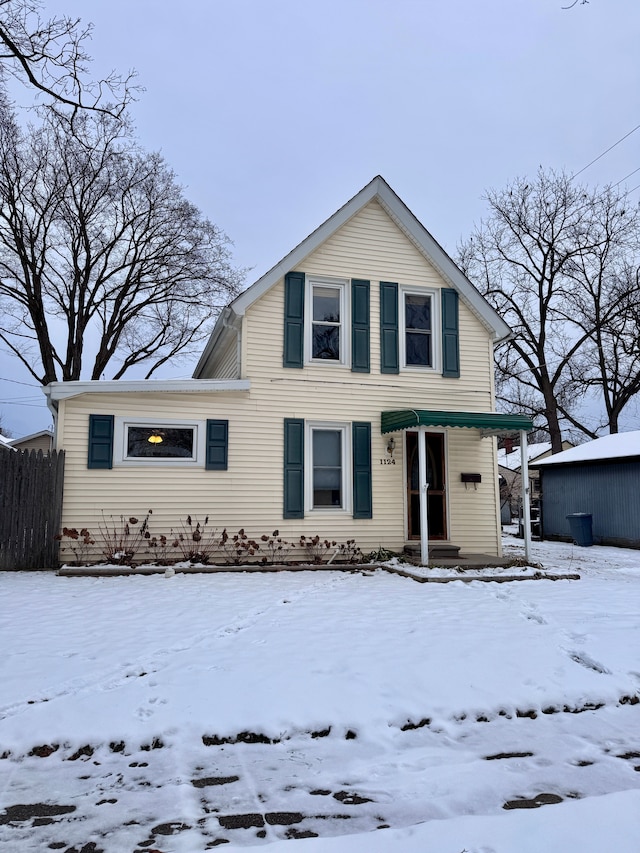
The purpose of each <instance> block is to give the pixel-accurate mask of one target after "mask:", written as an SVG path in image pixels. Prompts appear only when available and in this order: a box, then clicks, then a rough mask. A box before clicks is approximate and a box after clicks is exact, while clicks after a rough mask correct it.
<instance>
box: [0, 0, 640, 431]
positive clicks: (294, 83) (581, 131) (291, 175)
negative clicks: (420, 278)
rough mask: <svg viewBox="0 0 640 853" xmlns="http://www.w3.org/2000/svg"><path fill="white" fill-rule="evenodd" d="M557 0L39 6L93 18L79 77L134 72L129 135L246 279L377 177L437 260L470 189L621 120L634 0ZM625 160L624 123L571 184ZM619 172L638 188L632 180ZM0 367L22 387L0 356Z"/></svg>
mask: <svg viewBox="0 0 640 853" xmlns="http://www.w3.org/2000/svg"><path fill="white" fill-rule="evenodd" d="M570 2H571V0H440V2H434V0H341V1H340V2H338V0H323V2H321V3H318V2H304V0H271V2H260V0H181V2H180V3H179V4H176V3H173V2H168V0H153V2H152V0H91V2H90V3H87V0H47V2H46V3H45V9H46V12H47V13H49V14H57V15H63V14H66V15H70V16H78V17H82V18H83V20H85V21H92V22H93V23H94V24H95V30H94V34H93V42H92V45H91V52H92V54H93V56H94V60H95V62H94V66H95V67H94V74H95V75H96V76H97V75H98V74H99V73H104V72H106V71H108V70H110V69H111V68H116V69H118V70H121V71H126V70H128V69H129V68H132V67H135V68H136V69H137V71H138V74H139V80H140V83H141V84H142V85H143V86H144V87H145V88H146V92H144V93H143V94H142V96H141V98H140V100H139V101H138V103H136V104H135V105H134V108H133V111H132V112H133V117H134V120H135V122H136V126H137V129H138V134H139V137H140V141H141V142H142V144H143V145H144V146H145V147H146V148H148V149H159V150H161V151H162V153H163V154H164V156H165V158H166V160H167V161H168V163H169V164H170V165H171V166H172V167H173V169H174V170H175V171H176V173H177V175H178V177H179V179H180V181H181V182H182V183H183V185H184V186H185V187H186V191H187V196H188V197H189V198H190V200H191V201H193V202H195V203H196V204H197V205H198V206H199V207H200V208H201V209H202V211H203V212H204V213H205V214H206V215H207V216H208V217H209V218H210V219H211V220H212V221H213V222H215V223H216V224H217V225H219V226H220V227H221V228H222V229H223V230H224V231H225V232H226V233H227V234H228V236H229V237H230V238H231V239H232V240H233V242H234V244H235V250H234V260H235V263H236V264H237V265H239V266H243V267H252V268H253V269H252V272H251V273H250V274H249V276H248V279H247V283H251V282H252V281H254V280H255V279H256V278H258V277H259V276H260V275H261V274H262V273H263V272H265V271H266V270H267V269H269V268H270V267H271V266H273V264H275V263H276V262H277V261H278V260H279V259H280V258H281V257H282V256H283V255H285V254H286V253H287V252H288V251H289V250H290V249H291V248H293V246H294V245H296V244H297V243H298V242H299V241H300V240H302V239H303V238H304V237H306V236H307V235H308V234H309V233H310V232H311V231H312V230H313V229H314V228H316V227H317V226H318V225H319V224H320V223H321V222H322V221H323V220H324V219H326V218H327V217H328V216H330V215H331V214H332V213H333V212H334V211H335V210H336V209H337V208H338V207H340V206H341V205H342V204H343V203H344V202H345V201H347V200H348V199H349V198H350V197H351V196H352V195H354V194H355V193H356V192H357V191H358V190H359V189H361V187H362V186H364V185H365V184H366V183H367V182H368V181H369V180H371V178H373V177H374V176H375V175H377V174H381V175H382V176H383V177H384V178H385V179H386V180H387V181H388V182H389V183H390V184H391V186H392V187H393V189H394V190H395V191H396V192H397V193H398V194H399V195H400V197H401V198H402V199H403V201H405V202H406V204H407V205H408V206H409V207H410V208H411V210H412V211H413V212H414V213H415V214H416V216H417V217H418V218H419V219H420V220H421V221H422V222H423V224H424V225H425V226H426V227H427V228H428V229H429V231H431V233H432V234H433V235H434V237H435V238H436V239H437V240H438V241H439V242H440V243H441V244H442V245H443V246H444V248H445V249H447V251H449V252H450V253H451V254H455V249H456V244H457V242H458V241H459V239H460V238H461V237H464V236H466V235H467V234H468V233H469V232H470V231H471V228H472V226H473V223H474V222H477V221H478V220H479V219H480V218H481V217H482V216H483V213H484V211H485V205H484V202H483V201H482V196H483V194H484V191H485V190H486V189H487V188H490V187H495V188H499V187H502V186H504V185H505V184H506V183H508V182H509V181H510V180H512V179H513V178H514V177H515V176H518V175H533V174H534V173H535V171H536V170H537V168H538V166H540V165H542V166H544V167H545V168H555V169H565V170H567V171H568V172H569V173H575V172H577V171H578V170H580V169H582V168H583V167H585V166H586V165H587V164H588V163H589V162H590V161H591V160H593V159H594V158H596V157H598V155H600V154H601V153H603V152H604V151H605V150H606V149H607V148H609V146H611V145H613V144H614V143H615V142H617V141H618V140H619V139H621V138H622V137H623V136H624V135H625V134H626V133H628V132H629V131H630V130H632V129H633V128H634V127H635V126H636V125H638V124H640V62H639V48H638V44H639V43H640V4H639V3H638V2H637V0H590V2H589V4H588V5H581V4H580V5H578V6H576V7H574V8H573V9H571V10H569V11H566V10H563V9H562V6H563V5H569V3H570ZM638 167H640V130H639V131H637V132H636V133H634V134H632V135H631V136H629V138H627V139H626V140H624V141H623V142H621V143H620V144H619V145H617V146H616V147H615V148H614V149H613V150H612V151H611V152H609V153H608V154H606V155H605V156H604V157H602V158H600V159H599V160H598V162H597V163H595V164H594V165H592V166H590V167H589V168H588V169H587V170H586V171H584V172H583V173H582V174H581V175H580V177H579V179H578V180H582V181H584V182H585V183H588V184H590V185H596V184H602V183H617V182H618V181H620V180H621V179H623V178H625V176H627V175H628V174H629V173H630V172H632V171H633V170H634V169H636V168H638ZM626 184H627V185H628V187H629V188H630V189H631V188H635V187H636V186H637V185H640V172H638V173H636V174H635V175H633V176H631V177H630V178H629V179H628V180H627V181H626ZM639 194H640V193H639V191H638V190H636V191H634V192H633V193H632V194H631V197H632V198H633V199H634V200H637V199H638V196H639ZM190 367H192V365H182V366H180V367H179V368H178V369H177V370H174V371H172V370H171V369H170V368H167V369H166V370H164V371H163V372H161V373H159V374H158V378H163V377H165V378H166V377H170V376H185V375H189V374H190V369H189V368H190ZM0 377H4V378H7V377H8V378H12V379H20V380H21V381H25V382H30V381H31V380H30V379H29V377H28V376H27V375H26V374H25V375H24V376H23V375H22V372H21V371H20V370H19V368H18V366H17V365H16V364H15V363H14V362H12V361H11V360H10V359H9V357H8V356H7V355H6V354H3V353H0ZM40 397H41V392H40V391H39V390H38V389H37V388H29V387H27V386H21V385H16V384H13V383H8V382H6V381H2V380H0V413H1V415H2V419H3V423H4V426H5V427H6V428H8V429H10V430H11V431H12V432H13V434H14V435H16V436H18V435H23V434H27V433H30V432H34V431H36V430H39V429H43V428H44V427H46V426H47V425H48V424H49V422H50V417H49V415H48V412H47V410H46V408H45V407H44V404H42V405H40V406H38V405H36V406H33V405H18V404H19V403H30V404H33V403H36V404H38V403H39V401H40ZM17 398H21V399H17ZM9 401H10V402H9Z"/></svg>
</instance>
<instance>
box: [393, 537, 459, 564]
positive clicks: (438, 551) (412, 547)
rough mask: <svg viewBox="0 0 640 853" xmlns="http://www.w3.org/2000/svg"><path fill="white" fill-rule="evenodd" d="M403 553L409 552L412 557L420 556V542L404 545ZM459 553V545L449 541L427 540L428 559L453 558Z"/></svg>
mask: <svg viewBox="0 0 640 853" xmlns="http://www.w3.org/2000/svg"><path fill="white" fill-rule="evenodd" d="M404 552H405V554H409V555H410V556H412V557H419V556H420V543H419V542H410V543H409V544H408V545H405V546H404ZM459 553H460V546H459V545H453V544H452V543H451V542H437V541H434V542H429V559H430V560H434V559H438V560H442V559H448V560H455V559H456V558H457V556H458V554H459Z"/></svg>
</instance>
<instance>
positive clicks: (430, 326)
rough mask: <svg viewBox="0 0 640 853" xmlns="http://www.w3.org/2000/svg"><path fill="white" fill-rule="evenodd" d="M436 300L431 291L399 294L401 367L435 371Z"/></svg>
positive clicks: (404, 291)
mask: <svg viewBox="0 0 640 853" xmlns="http://www.w3.org/2000/svg"><path fill="white" fill-rule="evenodd" d="M436 313H437V300H436V299H435V295H434V293H433V292H431V291H424V290H420V291H418V290H410V289H408V288H402V289H401V290H400V322H401V334H400V341H401V348H402V366H403V367H430V368H434V367H436V366H437V365H436V363H435V361H436V353H437V349H436V343H437V328H438V326H437V322H436Z"/></svg>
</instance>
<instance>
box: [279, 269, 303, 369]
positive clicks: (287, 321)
mask: <svg viewBox="0 0 640 853" xmlns="http://www.w3.org/2000/svg"><path fill="white" fill-rule="evenodd" d="M303 353H304V273H303V272H289V273H287V274H286V275H285V277H284V355H283V366H284V367H302V364H303Z"/></svg>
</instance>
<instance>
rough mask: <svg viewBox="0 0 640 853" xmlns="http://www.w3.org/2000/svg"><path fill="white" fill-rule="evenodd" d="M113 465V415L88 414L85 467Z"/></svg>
mask: <svg viewBox="0 0 640 853" xmlns="http://www.w3.org/2000/svg"><path fill="white" fill-rule="evenodd" d="M112 467H113V415H89V455H88V458H87V468H112Z"/></svg>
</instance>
